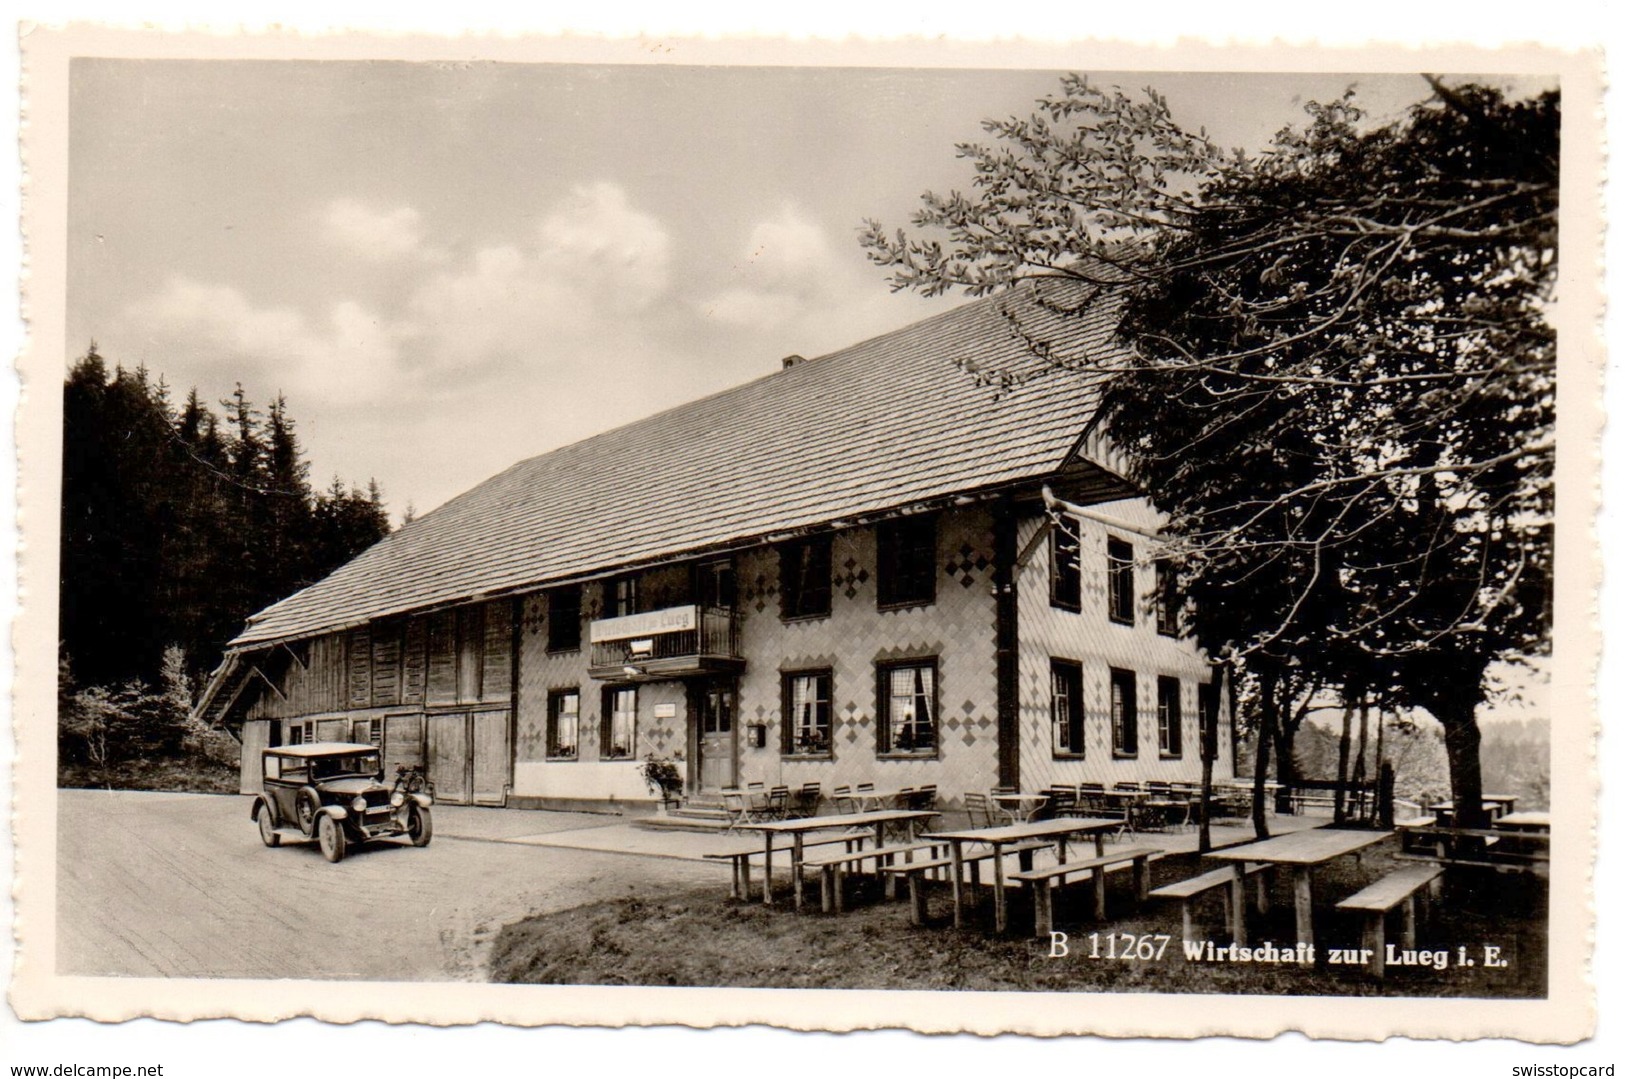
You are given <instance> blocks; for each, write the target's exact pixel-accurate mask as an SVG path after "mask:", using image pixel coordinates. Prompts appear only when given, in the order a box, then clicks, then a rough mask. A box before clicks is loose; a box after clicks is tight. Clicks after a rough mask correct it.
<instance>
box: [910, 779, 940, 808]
mask: <svg viewBox="0 0 1625 1079" xmlns="http://www.w3.org/2000/svg"><path fill="white" fill-rule="evenodd" d="M909 808H910V809H922V810H925V811H927V812H930V811H932V810H935V809H936V808H937V785H936V784H935V783H927V784H926V785H925V786H923V787H921V788H920V789H919V790H917V791H915V792H914V797H913V799H912V800H911V804H910V805H909Z"/></svg>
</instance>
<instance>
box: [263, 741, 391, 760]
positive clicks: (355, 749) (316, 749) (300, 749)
mask: <svg viewBox="0 0 1625 1079" xmlns="http://www.w3.org/2000/svg"><path fill="white" fill-rule="evenodd" d="M265 752H267V753H275V754H277V755H278V756H282V757H325V756H327V755H329V754H336V753H377V752H378V747H377V746H370V745H367V744H366V743H365V742H301V743H300V744H299V745H296V746H270V747H268V748H267V749H266V750H265Z"/></svg>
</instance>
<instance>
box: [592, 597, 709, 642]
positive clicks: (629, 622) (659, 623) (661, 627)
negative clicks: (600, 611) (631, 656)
mask: <svg viewBox="0 0 1625 1079" xmlns="http://www.w3.org/2000/svg"><path fill="white" fill-rule="evenodd" d="M698 611H699V609H698V608H697V607H694V606H693V605H692V604H691V605H689V606H686V607H667V608H666V609H665V610H661V611H644V612H642V613H641V614H624V615H621V616H620V617H619V618H600V619H597V620H596V621H594V622H593V623H592V626H591V628H590V630H589V633H588V635H589V637H590V638H591V640H592V643H593V644H599V643H602V642H604V641H624V640H628V639H630V638H633V637H652V636H654V635H656V634H660V633H682V632H683V631H685V630H693V629H697V628H698V627H699V616H698Z"/></svg>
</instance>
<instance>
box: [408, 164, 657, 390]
mask: <svg viewBox="0 0 1625 1079" xmlns="http://www.w3.org/2000/svg"><path fill="white" fill-rule="evenodd" d="M670 287H671V237H670V235H669V234H668V233H667V231H666V229H665V228H664V227H663V226H662V225H661V223H660V222H659V221H658V220H656V219H655V218H654V217H652V216H650V215H649V214H646V213H644V212H642V211H640V210H638V209H636V208H635V207H633V206H632V205H631V202H630V200H628V198H627V196H626V192H625V191H623V190H622V189H621V188H620V187H618V186H616V185H614V184H609V183H598V184H592V185H586V186H581V187H577V188H575V189H574V190H572V191H571V193H570V195H569V196H568V197H567V198H565V199H564V200H562V201H561V202H560V204H559V205H558V206H556V207H555V208H554V209H553V210H552V212H550V213H549V214H547V216H546V217H544V218H543V219H542V221H541V222H540V223H539V224H538V226H537V229H536V231H535V233H534V234H533V235H532V236H530V237H528V238H525V239H523V240H521V241H520V242H519V243H508V244H501V245H497V246H492V247H486V248H482V249H480V250H478V251H476V252H474V254H473V255H472V256H470V257H469V258H468V259H467V260H466V261H464V262H463V263H462V264H460V265H457V266H455V267H452V268H449V269H444V270H441V271H440V272H438V273H436V274H434V275H433V276H432V277H431V278H429V279H428V280H427V281H426V282H424V283H423V284H422V285H421V286H419V287H418V288H417V289H416V290H414V292H413V293H412V295H411V298H410V300H409V301H408V305H407V306H408V316H407V317H408V319H409V321H410V325H411V327H412V332H413V334H414V335H415V336H417V337H418V338H420V343H421V347H419V348H415V349H414V350H413V352H414V355H415V356H416V357H417V360H418V362H419V363H421V364H422V365H423V366H425V367H469V366H479V365H482V364H494V363H500V362H502V361H504V360H510V359H513V358H516V357H521V356H528V357H532V358H534V357H535V356H537V355H538V354H540V353H545V352H546V351H548V350H549V348H550V347H552V346H554V345H556V343H557V341H558V339H559V338H560V337H567V338H575V339H579V338H582V337H585V336H600V335H602V334H603V333H604V331H605V324H606V320H610V321H614V320H624V319H628V318H632V317H635V316H637V315H639V314H641V313H644V312H648V311H649V310H651V309H652V308H654V307H655V306H656V305H657V304H658V303H659V302H660V300H661V299H662V298H663V297H664V296H665V295H666V294H667V292H668V291H669V289H670Z"/></svg>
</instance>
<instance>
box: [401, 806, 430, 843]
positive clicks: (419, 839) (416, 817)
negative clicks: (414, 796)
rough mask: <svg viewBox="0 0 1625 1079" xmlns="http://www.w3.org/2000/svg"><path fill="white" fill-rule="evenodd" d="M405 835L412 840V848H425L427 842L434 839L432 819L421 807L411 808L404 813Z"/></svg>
mask: <svg viewBox="0 0 1625 1079" xmlns="http://www.w3.org/2000/svg"><path fill="white" fill-rule="evenodd" d="M406 834H407V835H408V836H410V837H411V839H412V846H414V847H427V846H428V845H429V840H431V839H433V838H434V818H433V817H431V816H429V811H428V810H427V809H424V808H423V807H422V806H413V807H412V808H411V809H408V810H407V811H406Z"/></svg>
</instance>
